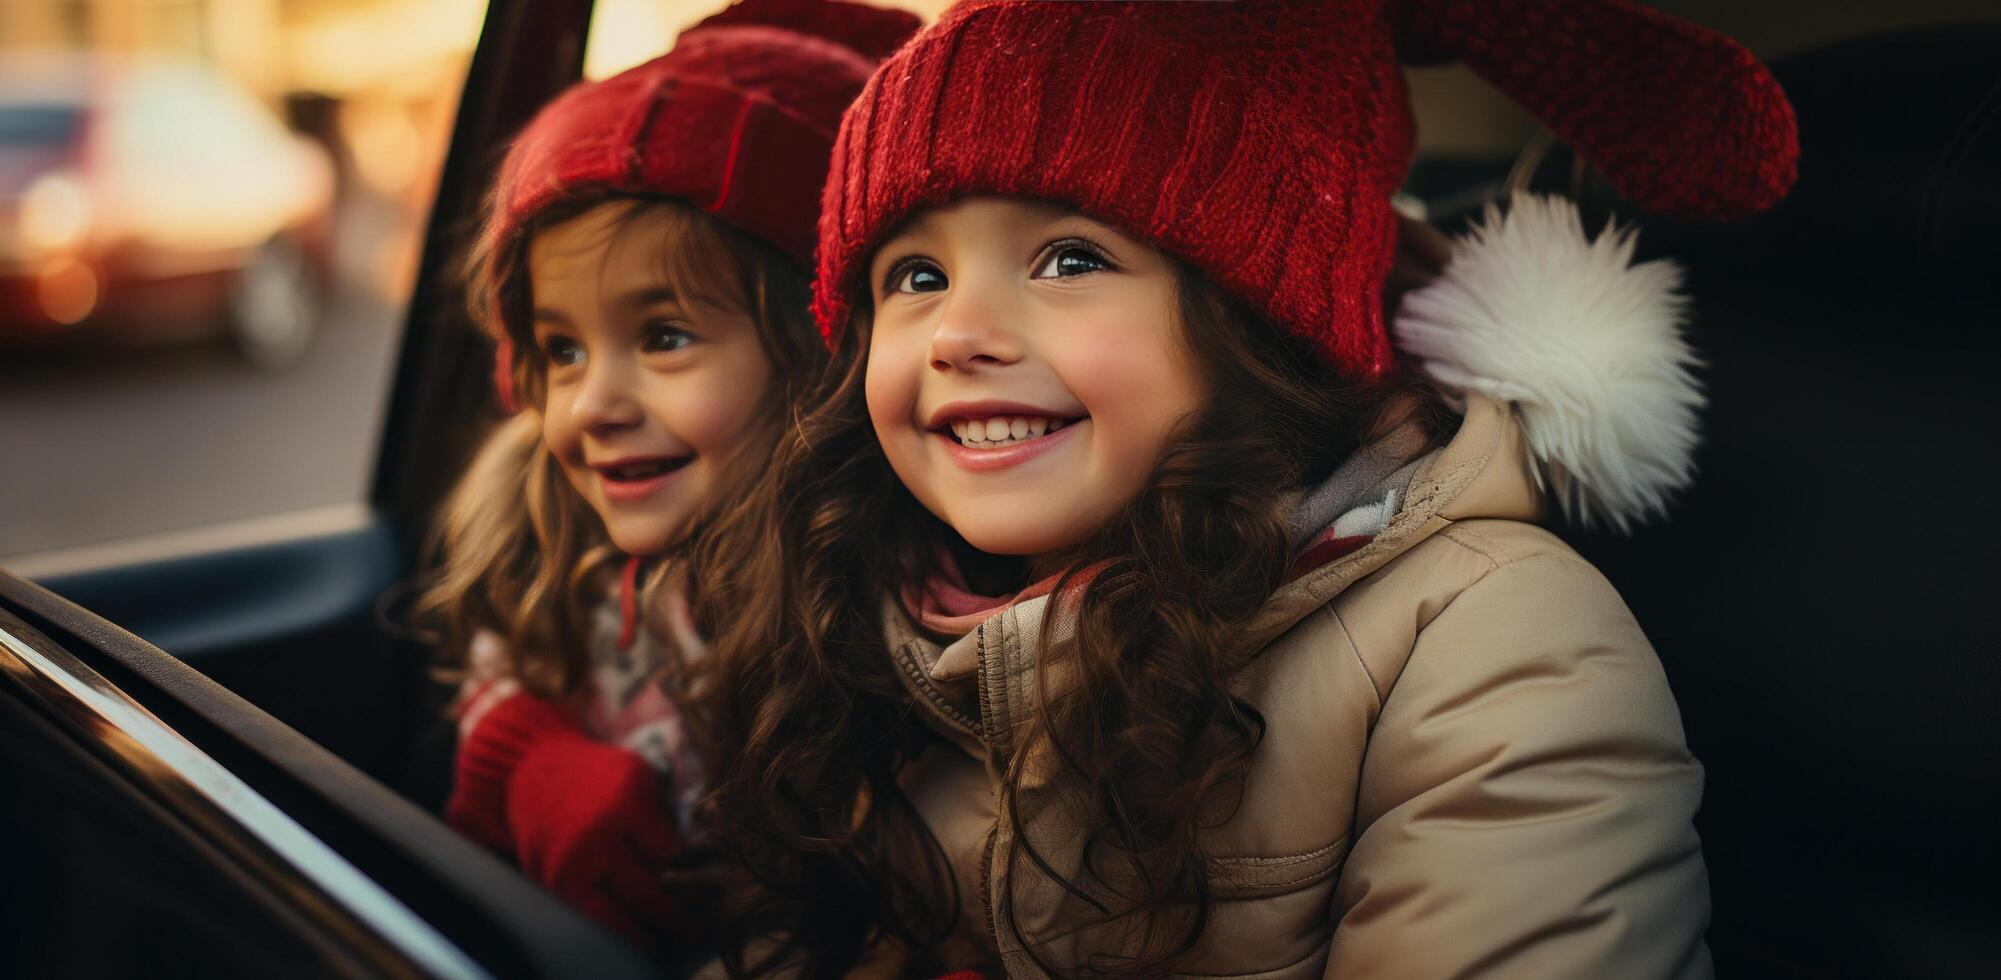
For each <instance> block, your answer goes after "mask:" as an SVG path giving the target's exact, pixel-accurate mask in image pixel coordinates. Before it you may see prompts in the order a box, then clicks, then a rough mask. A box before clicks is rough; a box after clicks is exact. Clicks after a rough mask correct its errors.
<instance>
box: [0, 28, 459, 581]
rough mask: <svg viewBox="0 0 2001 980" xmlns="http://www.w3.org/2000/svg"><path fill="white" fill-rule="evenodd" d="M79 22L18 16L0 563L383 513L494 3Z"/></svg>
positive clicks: (29, 563) (1, 132)
mask: <svg viewBox="0 0 2001 980" xmlns="http://www.w3.org/2000/svg"><path fill="white" fill-rule="evenodd" d="M54 6H60V7H62V8H63V9H64V11H67V12H68V13H67V14H66V15H64V16H43V15H39V14H35V13H34V12H32V11H29V10H27V9H25V8H14V7H13V5H11V4H10V5H8V7H9V10H8V11H7V12H6V13H5V14H4V15H0V460H5V461H7V464H8V465H7V476H6V477H4V478H0V565H6V566H7V567H9V568H29V569H42V570H46V569H49V568H67V567H72V566H78V567H88V565H89V564H90V562H91V558H90V556H91V555H93V554H117V553H119V551H118V549H119V546H120V545H122V544H127V543H131V542H135V541H147V540H154V539H156V538H159V536H161V535H169V536H171V537H173V538H175V539H176V540H195V539H198V538H200V536H201V534H202V533H203V532H204V530H205V529H215V528H219V527H223V526H235V525H239V524H243V523H244V522H252V523H255V522H258V521H264V522H267V523H268V522H270V521H274V520H282V519H283V518H284V517H286V516H288V515H319V516H320V517H321V518H325V517H326V515H328V514H330V513H335V512H340V513H347V512H356V513H358V512H359V511H360V508H361V505H362V501H363V498H364V496H365V494H366V492H367V487H368V484H369V480H370V476H371V471H372V467H373V462H374V455H375V451H376V447H377V444H378V438H377V437H378V432H377V430H378V427H379V426H380V424H381V419H382V415H383V412H384V410H385V409H386V407H387V403H388V397H389V392H388V388H387V386H388V384H389V378H390V375H391V370H392V360H393V358H394V354H395V351H396V348H397V345H398V341H399V334H400V329H401V324H402V321H403V315H404V311H405V307H406V304H407V302H408V298H409V295H410V290H411V286H412V284H413V283H412V280H413V278H414V274H415V268H416V263H417V258H418V252H419V249H420V248H421V246H422V236H423V232H424V226H425V223H426V219H427V218H428V214H429V209H430V202H431V198H432V195H433V194H434V192H435V190H436V188H435V182H436V180H437V175H438V173H439V170H440V168H441V166H442V162H443V157H444V151H445V148H446V144H447V142H448V140H449V138H450V135H451V133H450V130H451V124H452V119H453V115H454V112H455V110H456V107H457V101H458V97H459V89H460V86H461V85H462V83H463V80H464V77H465V72H466V68H467V66H468V65H469V63H470V58H471V54H472V50H473V46H474V44H475V42H476V41H477V38H478V34H479V29H480V25H481V20H482V18H483V16H484V13H485V4H484V2H483V0H190V2H176V3H171V4H169V3H148V2H142V0H72V2H70V3H68V4H63V5H54ZM322 522H323V521H322ZM311 523H312V522H311V521H307V524H308V525H310V524H311ZM107 549H108V550H107ZM52 562H53V564H52Z"/></svg>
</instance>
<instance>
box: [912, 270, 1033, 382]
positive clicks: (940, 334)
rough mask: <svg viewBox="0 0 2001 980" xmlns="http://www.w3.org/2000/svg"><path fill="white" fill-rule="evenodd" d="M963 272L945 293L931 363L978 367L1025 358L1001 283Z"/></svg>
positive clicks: (940, 368)
mask: <svg viewBox="0 0 2001 980" xmlns="http://www.w3.org/2000/svg"><path fill="white" fill-rule="evenodd" d="M974 278H975V277H972V276H961V277H960V278H959V280H958V281H957V282H955V283H953V285H952V290H951V292H949V293H948V294H947V295H946V296H945V303H944V307H943V308H942V309H941V310H940V311H939V313H938V321H937V323H938V328H937V329H936V330H935V331H933V332H932V334H931V349H930V352H929V353H930V356H931V367H932V369H933V370H936V371H946V372H950V371H960V372H968V371H977V370H979V369H981V368H994V367H1002V366H1005V365H1008V364H1013V363H1015V362H1016V361H1019V360H1021V358H1022V351H1023V345H1022V338H1021V335H1020V334H1019V333H1018V332H1017V331H1016V330H1015V329H1013V327H1012V326H1011V325H1010V324H1011V322H1012V320H1013V313H1012V311H1011V308H1010V307H1009V305H1008V303H1007V301H1006V299H1007V298H1006V296H1005V295H1002V294H1001V293H1002V290H1001V288H1000V287H999V286H997V285H993V284H982V283H980V282H977V281H969V280H971V279H974Z"/></svg>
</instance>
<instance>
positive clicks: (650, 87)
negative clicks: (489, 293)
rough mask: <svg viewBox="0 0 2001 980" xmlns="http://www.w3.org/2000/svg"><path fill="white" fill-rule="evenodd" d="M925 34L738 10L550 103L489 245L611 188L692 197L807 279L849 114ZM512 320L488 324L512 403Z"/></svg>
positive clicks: (848, 9) (877, 11) (527, 137)
mask: <svg viewBox="0 0 2001 980" xmlns="http://www.w3.org/2000/svg"><path fill="white" fill-rule="evenodd" d="M917 27H918V21H917V18H916V17H914V16H912V15H910V14H908V13H905V12H903V11H898V10H885V9H882V8H878V7H871V6H867V5H864V4H860V3H849V2H845V0H741V2H739V3H737V4H735V5H733V6H731V7H729V8H728V9H726V10H724V11H722V12H721V13H718V14H716V15H715V16H712V17H710V18H708V19H707V20H704V21H702V22H701V23H700V24H697V25H695V26H694V27H692V28H689V29H688V30H687V31H685V32H683V33H682V34H681V36H680V39H679V40H678V41H677V42H676V43H675V45H674V49H673V50H672V51H669V52H667V53H666V54H664V55H661V56H660V57H658V58H655V59H653V60H652V61H649V62H647V63H645V64H643V65H640V66H638V67H636V68H631V69H628V70H626V71H624V72H621V73H619V74H617V75H614V76H612V77H611V78H607V79H604V80H602V81H597V82H585V83H581V84H578V85H576V86H573V87H572V88H570V89H569V90H568V91H566V92H564V93H563V94H562V95H560V96H557V97H556V98H555V99H554V100H552V101H551V102H550V103H549V104H548V105H547V106H544V107H543V109H542V111H541V112H540V113H538V114H537V115H536V116H535V119H534V120H533V121H532V122H530V123H529V124H528V126H527V127H526V128H525V129H523V130H522V132H521V135H520V136H518V137H517V138H516V139H515V141H514V143H513V145H512V146H511V147H510V148H509V149H508V153H507V158H506V159H505V160H504V161H503V162H502V163H501V167H500V173H499V176H498V177H497V178H496V181H495V185H494V196H493V211H492V217H491V218H490V219H489V220H488V223H487V226H486V228H485V229H484V230H483V232H482V234H483V235H484V236H485V240H484V243H483V244H484V247H485V248H486V249H487V250H489V254H497V253H498V252H500V251H501V250H504V249H509V248H517V247H519V246H520V241H519V239H520V237H521V235H522V230H523V229H524V228H525V227H526V226H527V225H528V223H529V222H530V221H532V220H533V219H534V217H535V216H536V215H537V214H538V213H540V212H541V211H542V209H543V208H546V207H548V206H549V205H550V204H552V203H555V202H557V201H559V200H562V199H564V198H568V197H571V196H573V195H576V194H578V193H581V192H588V191H599V190H605V191H613V192H626V193H635V194H661V195H667V196H671V197H677V198H681V199H683V200H686V201H687V202H688V203H690V204H692V205H694V206H695V207H698V208H701V209H702V210H704V211H706V212H707V213H709V214H711V215H714V216H715V217H717V218H718V219H721V220H722V221H724V222H726V223H728V224H730V225H732V226H734V227H736V228H738V229H740V230H742V231H745V232H747V233H749V234H751V235H752V236H754V237H756V238H759V239H762V240H764V241H766V242H769V243H771V244H772V245H774V246H776V247H777V248H778V249H780V250H781V251H783V252H784V253H785V254H787V255H789V256H791V257H792V258H793V259H794V260H796V261H797V262H798V263H799V265H800V267H801V268H808V269H810V268H811V267H812V264H813V246H814V240H815V224H816V222H817V221H818V218H819V213H820V197H819V194H820V187H821V184H822V183H823V182H824V179H825V177H826V173H827V169H826V168H827V158H828V155H829V154H830V153H831V152H832V149H833V145H834V136H835V133H836V131H837V130H838V128H839V126H840V119H841V113H842V112H843V111H844V110H845V109H846V108H847V107H848V103H849V102H851V101H853V99H854V97H855V94H856V93H858V92H860V91H861V89H862V85H863V83H865V82H866V81H867V80H868V77H869V74H870V72H872V71H873V70H874V69H875V66H876V63H877V62H878V61H880V60H881V59H882V58H884V57H886V56H888V55H889V53H890V52H892V51H894V50H896V47H897V46H898V45H899V44H902V43H903V42H904V41H905V40H907V39H908V38H909V37H910V36H911V34H913V33H914V32H915V31H916V30H917ZM504 315H505V311H495V315H494V317H493V318H492V320H491V322H492V323H493V325H494V326H495V328H496V332H497V333H498V334H499V337H497V338H496V339H498V340H499V341H500V343H501V350H500V351H499V356H498V358H497V364H496V370H497V375H496V377H497V380H498V381H499V382H500V384H499V385H498V388H499V390H500V392H501V393H502V397H503V399H506V398H507V397H508V396H509V395H510V394H511V383H510V382H509V381H508V380H507V379H508V368H509V362H510V361H511V360H512V352H511V350H510V349H509V348H510V347H511V344H510V342H509V341H508V337H507V326H508V325H506V324H503V323H501V322H500V319H499V318H500V317H501V316H504ZM510 407H511V406H510Z"/></svg>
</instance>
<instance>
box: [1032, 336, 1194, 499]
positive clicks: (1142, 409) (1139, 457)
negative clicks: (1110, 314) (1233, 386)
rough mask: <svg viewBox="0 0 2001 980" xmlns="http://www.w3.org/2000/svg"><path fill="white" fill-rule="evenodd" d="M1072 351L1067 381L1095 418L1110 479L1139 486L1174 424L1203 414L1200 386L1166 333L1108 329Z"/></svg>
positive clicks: (1066, 372)
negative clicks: (1118, 478)
mask: <svg viewBox="0 0 2001 980" xmlns="http://www.w3.org/2000/svg"><path fill="white" fill-rule="evenodd" d="M1088 336H1089V339H1088V340H1083V341H1080V342H1078V343H1076V344H1073V345H1071V346H1072V347H1073V348H1074V349H1073V351H1072V352H1071V353H1070V355H1069V356H1067V357H1066V358H1065V361H1066V363H1065V365H1064V368H1063V370H1062V373H1063V375H1064V379H1065V381H1066V383H1067V384H1069V387H1070V390H1071V392H1072V393H1073V394H1075V395H1076V396H1077V400H1078V401H1079V402H1081V403H1083V405H1084V409H1085V411H1087V412H1090V413H1091V420H1092V425H1093V428H1094V429H1095V430H1096V435H1097V441H1098V442H1099V443H1100V444H1101V446H1102V447H1103V451H1104V452H1105V454H1106V456H1105V460H1104V462H1105V465H1106V467H1107V469H1108V471H1109V472H1111V473H1112V474H1114V475H1116V476H1118V477H1120V478H1129V479H1125V482H1129V483H1132V484H1133V485H1135V486H1137V485H1138V484H1139V483H1141V482H1143V481H1144V480H1145V478H1146V477H1147V476H1148V475H1149V474H1151V473H1152V472H1153V468H1154V465H1155V464H1156V463H1158V462H1159V459H1160V454H1161V452H1162V450H1163V449H1164V448H1165V447H1166V444H1167V441H1168V439H1169V438H1170V437H1171V436H1172V435H1173V432H1174V428H1175V426H1176V424H1177V423H1179V422H1180V421H1181V419H1183V418H1184V417H1186V416H1187V415H1189V414H1190V413H1192V412H1194V411H1196V410H1197V409H1198V408H1199V407H1200V406H1201V400H1202V395H1201V385H1200V382H1199V381H1198V380H1197V378H1196V376H1195V373H1194V371H1193V369H1192V366H1191V365H1189V364H1188V363H1187V357H1186V355H1185V354H1183V353H1182V352H1181V350H1180V346H1179V344H1178V342H1177V341H1176V340H1175V339H1174V338H1173V336H1172V335H1171V334H1170V333H1169V331H1168V329H1167V328H1166V327H1164V326H1162V325H1160V324H1157V323H1153V322H1151V321H1142V322H1138V323H1131V322H1127V323H1116V324H1105V325H1104V329H1101V330H1097V331H1093V332H1091V333H1090V334H1089V335H1088Z"/></svg>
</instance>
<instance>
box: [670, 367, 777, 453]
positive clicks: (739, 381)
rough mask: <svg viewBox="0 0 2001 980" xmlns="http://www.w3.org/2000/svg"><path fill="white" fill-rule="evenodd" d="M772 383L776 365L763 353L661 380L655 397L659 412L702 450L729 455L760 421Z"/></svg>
mask: <svg viewBox="0 0 2001 980" xmlns="http://www.w3.org/2000/svg"><path fill="white" fill-rule="evenodd" d="M770 382H771V367H770V365H769V363H767V362H766V361H765V360H764V358H763V356H762V355H761V354H760V355H759V356H758V357H756V358H755V359H751V358H738V359H736V360H734V361H732V362H730V363H727V364H725V363H717V364H714V365H705V366H704V368H703V369H702V370H701V371H699V372H695V373H692V374H690V375H684V376H680V377H673V378H663V379H661V381H660V382H658V383H657V386H656V390H657V391H658V392H659V394H658V396H657V397H656V398H654V399H652V401H653V402H654V414H656V415H658V416H659V417H660V419H661V421H662V423H664V425H665V427H666V428H667V430H668V431H669V432H670V433H672V434H673V435H674V437H675V438H677V439H679V440H681V441H682V442H685V443H687V444H688V446H689V448H692V449H693V450H695V452H696V453H697V454H699V455H702V456H711V457H725V456H727V455H728V454H729V453H730V452H731V451H732V450H734V449H736V448H737V447H738V446H739V445H740V444H741V442H742V439H743V436H744V434H745V432H746V431H747V430H748V429H749V428H750V427H751V424H752V423H753V422H755V421H756V420H757V413H758V409H759V407H760V406H761V404H762V403H763V400H764V396H765V392H766V390H767V389H768V388H769V386H770Z"/></svg>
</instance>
